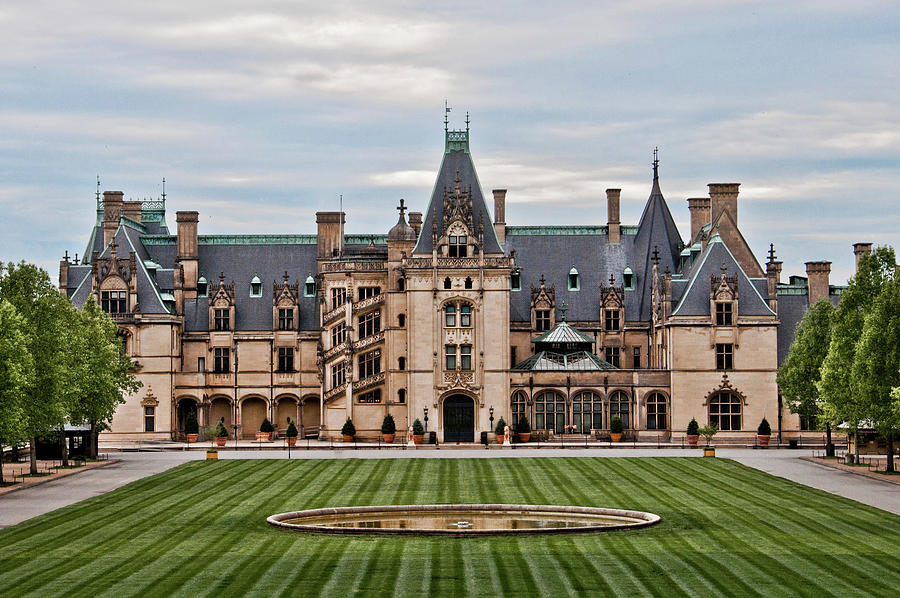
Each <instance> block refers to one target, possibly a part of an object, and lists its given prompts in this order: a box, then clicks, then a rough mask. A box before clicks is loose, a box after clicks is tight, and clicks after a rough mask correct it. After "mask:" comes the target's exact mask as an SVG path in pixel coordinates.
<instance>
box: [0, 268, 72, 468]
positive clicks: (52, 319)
mask: <svg viewBox="0 0 900 598" xmlns="http://www.w3.org/2000/svg"><path fill="white" fill-rule="evenodd" d="M2 299H6V300H7V301H9V302H10V303H11V304H13V306H15V308H16V311H17V312H18V313H19V315H20V316H21V317H22V319H23V321H24V323H25V328H26V330H27V331H28V336H27V338H28V342H27V347H28V351H29V353H30V354H31V357H32V359H33V361H34V376H33V377H32V378H31V380H30V384H28V386H27V387H26V388H25V390H24V392H23V393H22V394H21V396H22V398H23V404H22V414H23V418H22V422H23V434H24V437H25V438H28V440H29V444H30V451H29V453H30V454H29V456H30V461H31V467H30V471H31V473H32V474H36V473H37V439H38V438H39V437H45V436H47V435H49V434H50V433H51V432H54V431H56V430H59V429H60V428H62V427H63V425H64V424H65V421H66V415H67V412H68V400H69V390H70V385H69V378H70V371H69V370H70V368H69V366H70V354H69V352H68V351H67V348H68V345H69V341H70V334H71V326H70V324H71V322H72V320H73V313H74V310H73V309H72V307H71V304H70V303H69V300H68V299H66V298H65V297H63V296H62V295H61V294H60V293H59V291H58V290H57V289H56V288H55V287H54V286H53V283H52V282H50V276H49V275H48V274H47V272H46V271H44V270H42V269H40V268H38V267H37V266H35V265H33V264H26V263H25V262H21V263H20V264H13V263H9V264H7V269H6V274H5V275H4V276H2V277H0V300H2Z"/></svg>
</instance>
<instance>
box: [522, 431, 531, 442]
mask: <svg viewBox="0 0 900 598" xmlns="http://www.w3.org/2000/svg"><path fill="white" fill-rule="evenodd" d="M529 440H531V432H519V442H528V441H529Z"/></svg>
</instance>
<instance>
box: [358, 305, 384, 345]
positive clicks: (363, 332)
mask: <svg viewBox="0 0 900 598" xmlns="http://www.w3.org/2000/svg"><path fill="white" fill-rule="evenodd" d="M358 329H359V338H366V337H368V336H372V335H373V334H378V333H379V332H381V310H377V309H376V310H375V311H370V312H369V313H367V314H365V315H363V316H360V318H359V327H358Z"/></svg>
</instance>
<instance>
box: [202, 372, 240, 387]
mask: <svg viewBox="0 0 900 598" xmlns="http://www.w3.org/2000/svg"><path fill="white" fill-rule="evenodd" d="M233 375H234V374H232V373H231V372H209V373H207V374H206V382H207V384H208V385H209V386H231V385H232V384H233V382H232V380H233V378H232V376H233Z"/></svg>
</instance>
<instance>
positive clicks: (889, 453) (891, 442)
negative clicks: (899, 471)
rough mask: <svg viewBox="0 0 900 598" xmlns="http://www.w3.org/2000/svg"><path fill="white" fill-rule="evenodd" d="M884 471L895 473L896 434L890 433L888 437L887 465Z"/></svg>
mask: <svg viewBox="0 0 900 598" xmlns="http://www.w3.org/2000/svg"><path fill="white" fill-rule="evenodd" d="M884 470H885V471H886V472H887V473H894V432H893V431H891V432H888V435H887V465H886V466H885V468H884Z"/></svg>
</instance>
